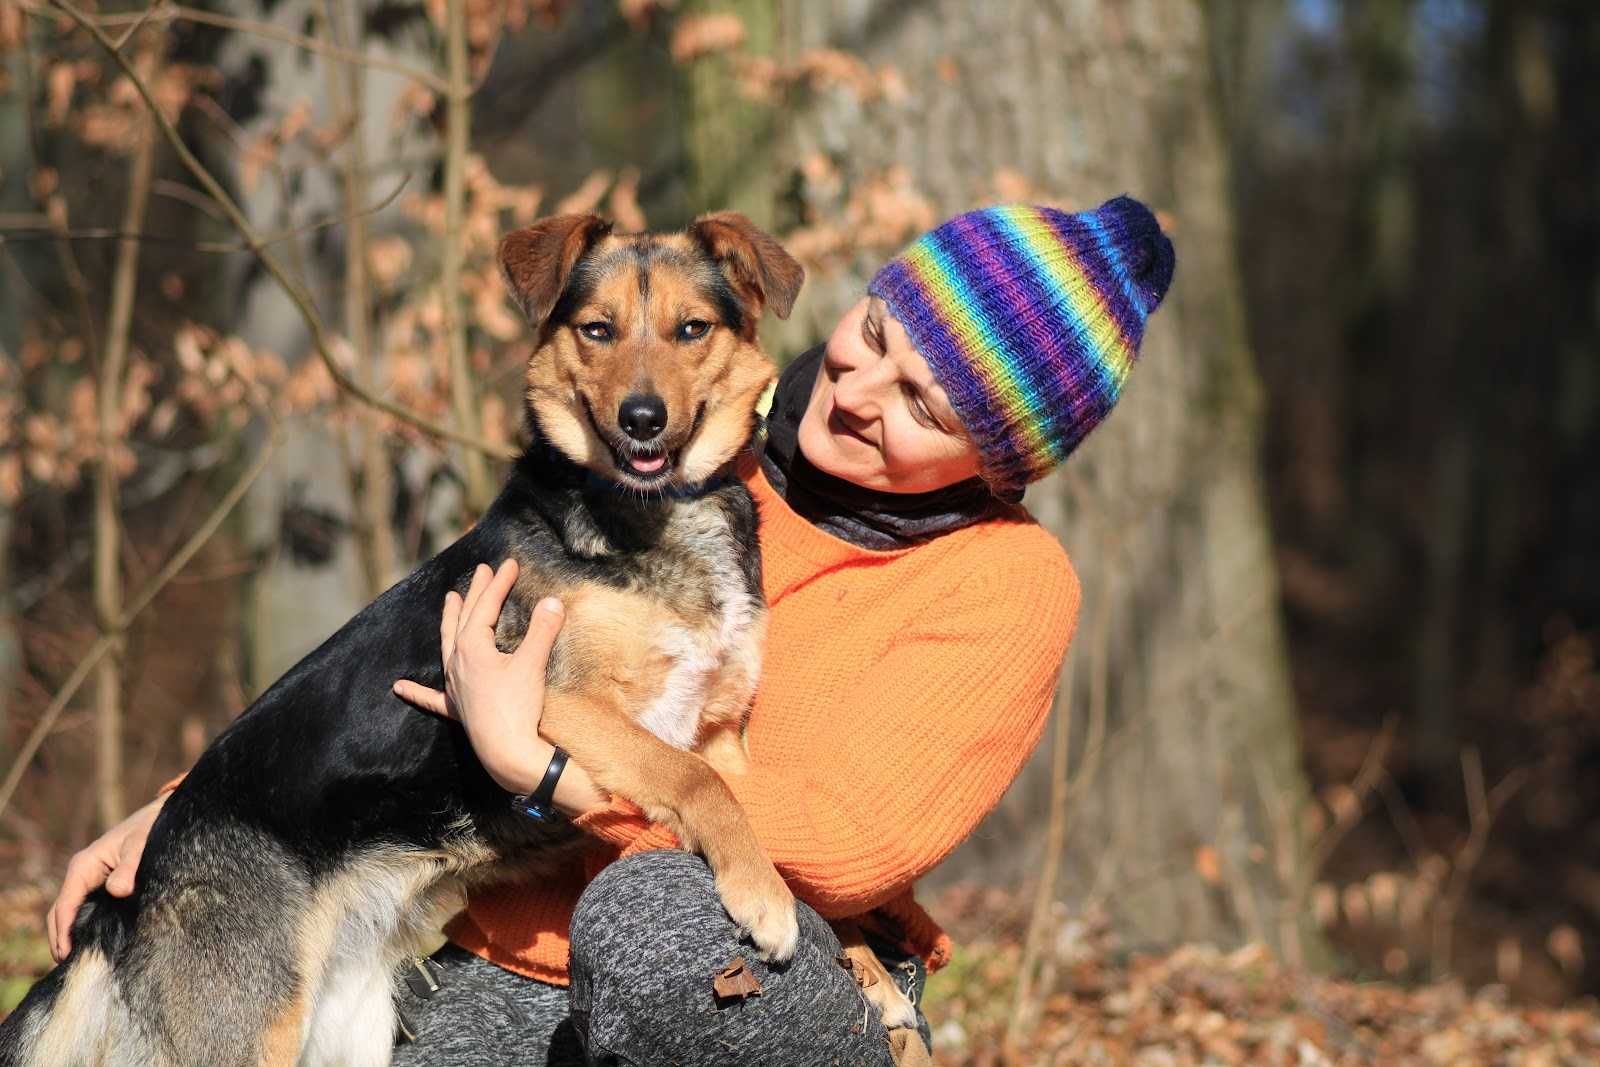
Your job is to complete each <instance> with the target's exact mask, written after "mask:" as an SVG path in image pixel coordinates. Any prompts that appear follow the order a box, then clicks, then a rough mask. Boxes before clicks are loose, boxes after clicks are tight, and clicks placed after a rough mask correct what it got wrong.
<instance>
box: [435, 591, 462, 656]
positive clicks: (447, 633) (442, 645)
mask: <svg viewBox="0 0 1600 1067" xmlns="http://www.w3.org/2000/svg"><path fill="white" fill-rule="evenodd" d="M460 627H461V594H460V593H458V592H456V591H455V590H454V589H452V590H450V591H449V592H448V593H446V594H445V595H444V612H443V614H441V615H440V616H439V662H440V663H449V662H450V657H451V656H453V655H455V651H456V631H457V630H458V629H459V628H460Z"/></svg>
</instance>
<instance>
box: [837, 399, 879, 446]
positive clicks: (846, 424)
mask: <svg viewBox="0 0 1600 1067" xmlns="http://www.w3.org/2000/svg"><path fill="white" fill-rule="evenodd" d="M828 432H829V433H832V434H833V435H834V436H836V437H852V438H854V439H855V440H857V441H860V442H861V443H862V444H864V445H866V446H867V447H868V448H870V449H872V450H873V451H874V452H876V451H877V450H878V443H877V442H876V441H874V440H872V439H871V438H869V437H868V436H867V435H866V434H864V433H862V432H861V431H860V430H858V429H856V428H855V427H854V426H852V425H850V416H848V415H846V414H845V413H844V412H842V411H840V410H839V406H838V404H836V403H835V402H834V399H833V398H832V397H831V396H830V397H829V398H828Z"/></svg>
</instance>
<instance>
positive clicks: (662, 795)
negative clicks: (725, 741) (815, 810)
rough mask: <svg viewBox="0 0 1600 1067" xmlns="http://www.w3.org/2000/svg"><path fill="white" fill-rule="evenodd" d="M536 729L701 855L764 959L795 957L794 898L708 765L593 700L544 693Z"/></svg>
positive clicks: (603, 784)
mask: <svg viewBox="0 0 1600 1067" xmlns="http://www.w3.org/2000/svg"><path fill="white" fill-rule="evenodd" d="M539 728H540V732H541V733H543V734H544V735H545V736H546V737H548V738H549V739H550V740H551V741H552V742H554V743H555V744H558V745H560V746H561V747H562V748H564V749H566V750H567V751H568V752H569V753H571V754H572V758H573V760H574V761H575V762H576V763H577V764H578V765H579V766H580V767H582V768H583V769H584V770H585V771H587V772H588V773H589V776H590V777H592V778H593V779H594V781H595V784H596V785H598V786H600V788H602V789H604V790H606V791H607V792H608V793H615V794H617V795H619V796H623V797H626V798H627V799H629V800H631V801H633V802H634V803H635V804H637V805H639V807H641V808H643V809H644V812H645V814H646V815H648V816H649V817H650V818H651V819H654V820H655V821H656V822H659V823H661V824H662V825H664V826H666V827H667V828H668V829H670V830H671V831H672V832H673V833H675V834H677V835H678V840H679V841H681V842H683V846H684V848H687V849H689V850H691V851H694V852H699V853H700V854H701V855H703V856H705V858H706V862H707V863H709V864H710V865H711V870H712V873H713V874H715V875H716V880H717V893H718V895H719V896H721V897H722V904H723V907H725V908H727V909H728V914H729V915H730V916H732V918H733V921H734V922H736V923H738V924H739V927H740V928H741V929H742V930H744V931H745V932H746V933H748V934H749V935H750V938H751V940H753V941H754V942H755V944H756V948H757V949H758V950H759V951H760V953H761V955H762V956H763V957H764V958H767V959H773V960H786V959H788V958H789V957H790V956H792V955H794V949H795V943H796V942H797V941H798V939H799V936H800V934H799V926H798V925H797V923H796V920H795V912H794V895H793V894H792V893H790V892H789V887H788V886H786V885H785V884H784V882H783V879H782V878H781V877H780V876H779V875H778V871H777V868H775V867H774V866H773V865H772V861H771V860H770V859H768V858H767V854H766V852H765V851H764V850H763V849H762V848H761V843H760V842H759V841H757V840H756V835H755V831H754V830H752V829H751V827H750V821H749V820H748V819H747V818H745V814H744V809H743V808H741V807H740V806H739V801H738V800H737V799H735V797H734V795H733V793H732V792H731V791H730V790H729V789H728V786H727V783H725V782H724V781H723V780H722V778H721V777H720V776H719V775H718V774H717V772H716V771H714V770H712V768H711V765H710V764H708V763H706V761H705V760H703V759H701V758H700V757H699V756H697V755H695V754H694V753H692V752H684V751H683V750H681V749H677V748H673V747H672V746H671V745H669V744H667V743H666V742H665V741H662V740H661V739H660V738H659V737H656V736H655V735H654V734H652V733H651V732H650V731H648V730H646V729H645V728H644V727H642V726H640V725H639V724H638V723H637V722H635V721H634V720H633V719H632V718H630V717H629V716H628V715H627V713H626V712H624V711H623V710H621V709H619V708H616V707H613V706H611V705H610V704H608V703H606V702H605V701H603V700H599V699H595V698H592V697H587V696H579V695H575V694H571V693H560V692H556V691H555V690H547V691H546V693H545V704H544V713H543V717H542V718H541V719H540V722H539Z"/></svg>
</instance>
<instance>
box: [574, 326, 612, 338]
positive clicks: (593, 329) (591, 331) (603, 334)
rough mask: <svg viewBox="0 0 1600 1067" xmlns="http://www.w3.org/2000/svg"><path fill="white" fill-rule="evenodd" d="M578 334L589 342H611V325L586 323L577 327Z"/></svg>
mask: <svg viewBox="0 0 1600 1067" xmlns="http://www.w3.org/2000/svg"><path fill="white" fill-rule="evenodd" d="M578 332H579V333H581V334H583V335H584V336H585V337H587V338H588V339H589V340H591V341H609V340H611V324H610V323H609V322H600V321H595V322H586V323H584V324H583V325H582V326H579V327H578Z"/></svg>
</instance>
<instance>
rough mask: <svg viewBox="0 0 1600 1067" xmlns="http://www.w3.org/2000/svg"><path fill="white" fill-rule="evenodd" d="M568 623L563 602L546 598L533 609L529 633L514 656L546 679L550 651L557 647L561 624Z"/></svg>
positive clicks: (550, 597) (549, 597) (551, 597)
mask: <svg viewBox="0 0 1600 1067" xmlns="http://www.w3.org/2000/svg"><path fill="white" fill-rule="evenodd" d="M566 621H567V613H566V609H565V608H564V607H562V606H561V601H559V600H557V599H556V598H555V597H553V596H547V597H545V598H544V599H543V600H541V601H539V603H538V606H536V607H535V608H534V609H533V618H531V619H529V620H528V632H527V634H526V635H525V636H524V637H523V638H522V644H520V645H518V646H517V650H516V652H514V653H513V655H514V656H516V657H517V659H519V660H524V661H526V664H527V666H528V668H529V669H530V670H532V671H534V673H536V674H537V675H538V676H539V677H541V678H542V677H544V672H545V667H546V666H548V665H549V663H550V650H551V649H552V648H554V647H555V644H556V637H557V636H558V635H559V634H560V633H561V624H562V623H564V622H566Z"/></svg>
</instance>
